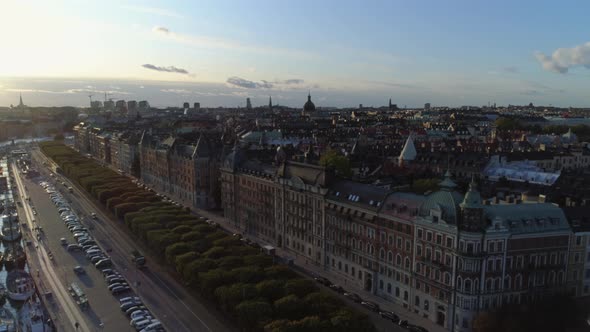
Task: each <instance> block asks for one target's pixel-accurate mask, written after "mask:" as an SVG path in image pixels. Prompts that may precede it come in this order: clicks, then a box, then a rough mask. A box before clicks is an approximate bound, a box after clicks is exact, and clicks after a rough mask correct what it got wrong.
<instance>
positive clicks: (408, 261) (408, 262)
mask: <svg viewBox="0 0 590 332" xmlns="http://www.w3.org/2000/svg"><path fill="white" fill-rule="evenodd" d="M405 266H406V269H409V268H410V259H409V258H408V257H406V264H405Z"/></svg>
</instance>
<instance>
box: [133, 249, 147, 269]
mask: <svg viewBox="0 0 590 332" xmlns="http://www.w3.org/2000/svg"><path fill="white" fill-rule="evenodd" d="M131 261H132V262H133V263H135V266H137V267H138V268H142V267H143V266H144V265H145V257H144V256H143V255H142V254H141V253H140V252H139V251H137V250H133V251H132V252H131Z"/></svg>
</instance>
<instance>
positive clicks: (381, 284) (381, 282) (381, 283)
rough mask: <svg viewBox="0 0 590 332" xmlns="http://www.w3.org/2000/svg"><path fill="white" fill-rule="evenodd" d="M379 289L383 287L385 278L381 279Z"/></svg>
mask: <svg viewBox="0 0 590 332" xmlns="http://www.w3.org/2000/svg"><path fill="white" fill-rule="evenodd" d="M379 289H381V290H382V289H383V280H379Z"/></svg>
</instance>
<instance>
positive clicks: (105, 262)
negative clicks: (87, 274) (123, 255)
mask: <svg viewBox="0 0 590 332" xmlns="http://www.w3.org/2000/svg"><path fill="white" fill-rule="evenodd" d="M111 265H113V263H112V262H111V260H110V259H109V258H105V259H103V260H100V261H98V262H97V263H96V264H94V266H96V267H97V268H99V269H102V268H105V267H109V266H111Z"/></svg>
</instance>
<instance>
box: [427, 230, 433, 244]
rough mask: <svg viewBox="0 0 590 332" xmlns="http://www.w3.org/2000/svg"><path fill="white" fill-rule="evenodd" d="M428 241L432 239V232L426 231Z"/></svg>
mask: <svg viewBox="0 0 590 332" xmlns="http://www.w3.org/2000/svg"><path fill="white" fill-rule="evenodd" d="M426 241H429V242H430V241H432V232H426Z"/></svg>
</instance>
